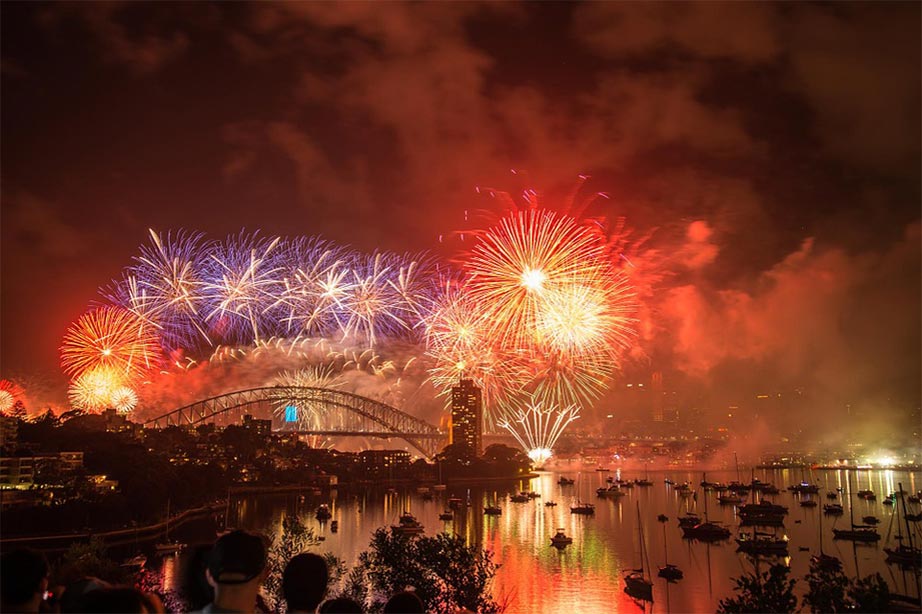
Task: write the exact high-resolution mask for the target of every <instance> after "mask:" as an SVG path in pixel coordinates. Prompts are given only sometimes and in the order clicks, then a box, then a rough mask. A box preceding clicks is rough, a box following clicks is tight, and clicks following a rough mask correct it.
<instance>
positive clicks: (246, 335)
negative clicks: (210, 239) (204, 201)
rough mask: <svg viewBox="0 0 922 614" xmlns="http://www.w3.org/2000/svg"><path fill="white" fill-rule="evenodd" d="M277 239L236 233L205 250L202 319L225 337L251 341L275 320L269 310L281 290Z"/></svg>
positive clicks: (264, 331) (264, 334)
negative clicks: (203, 310) (214, 247)
mask: <svg viewBox="0 0 922 614" xmlns="http://www.w3.org/2000/svg"><path fill="white" fill-rule="evenodd" d="M280 241H281V239H280V238H279V237H275V238H272V239H264V238H260V237H259V236H258V235H257V234H256V233H254V234H249V235H247V234H244V233H240V235H238V236H237V237H228V239H227V240H226V241H225V242H224V243H222V244H219V246H218V247H217V248H216V249H215V250H214V251H212V252H211V253H210V254H209V259H208V260H207V261H206V264H205V265H204V268H205V278H206V281H205V283H204V284H203V292H204V296H205V304H206V305H207V307H206V313H205V321H206V322H208V323H209V325H210V326H212V327H215V328H217V329H218V330H219V331H221V333H222V334H223V336H224V337H225V338H228V339H231V340H232V341H237V342H243V343H253V342H255V341H259V339H260V338H262V337H263V336H266V335H268V334H269V332H268V331H269V330H270V329H271V327H272V325H273V324H274V323H275V322H276V321H278V318H273V317H272V314H271V313H269V312H270V311H271V306H272V305H274V304H275V299H274V297H275V296H277V295H279V294H280V293H281V292H282V291H283V283H282V281H281V280H280V279H279V276H278V273H279V272H280V271H281V266H280V264H281V263H280V261H279V258H278V254H279V252H278V251H276V247H277V246H278V244H279V242H280Z"/></svg>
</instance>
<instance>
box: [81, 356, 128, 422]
mask: <svg viewBox="0 0 922 614" xmlns="http://www.w3.org/2000/svg"><path fill="white" fill-rule="evenodd" d="M124 381H125V380H124V377H123V375H122V373H121V372H120V371H119V370H118V369H115V368H112V367H108V366H98V367H94V368H92V369H89V370H87V371H84V372H83V373H82V374H81V375H80V376H78V377H77V378H75V379H74V380H73V381H72V382H71V384H70V388H69V389H68V391H67V397H68V399H69V400H70V404H71V406H72V407H73V408H74V409H82V410H86V411H100V410H103V409H106V408H107V407H111V406H112V398H113V394H114V393H115V391H116V390H119V389H120V388H121V387H122V386H124Z"/></svg>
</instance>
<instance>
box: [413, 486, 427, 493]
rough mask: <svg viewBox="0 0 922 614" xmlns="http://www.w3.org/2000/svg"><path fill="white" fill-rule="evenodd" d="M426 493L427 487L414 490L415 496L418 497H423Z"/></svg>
mask: <svg viewBox="0 0 922 614" xmlns="http://www.w3.org/2000/svg"><path fill="white" fill-rule="evenodd" d="M427 492H429V487H428V486H420V487H418V488H417V489H416V494H418V495H424V494H426V493H427Z"/></svg>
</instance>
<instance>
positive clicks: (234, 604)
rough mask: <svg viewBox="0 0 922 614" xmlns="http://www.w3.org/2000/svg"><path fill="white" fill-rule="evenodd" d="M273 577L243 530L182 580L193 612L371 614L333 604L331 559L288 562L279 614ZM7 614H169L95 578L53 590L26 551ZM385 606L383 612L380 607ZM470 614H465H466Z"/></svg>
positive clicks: (18, 555)
mask: <svg viewBox="0 0 922 614" xmlns="http://www.w3.org/2000/svg"><path fill="white" fill-rule="evenodd" d="M267 574H268V550H267V547H266V540H265V539H264V538H263V537H262V536H260V535H257V534H254V533H249V532H247V531H242V530H237V531H232V532H230V533H227V534H225V535H222V536H221V537H220V538H218V540H217V541H216V542H215V543H214V544H213V545H210V546H200V547H197V548H196V549H195V550H193V551H192V552H190V553H189V554H188V556H187V557H185V565H184V568H183V569H182V570H181V573H180V576H181V578H180V593H181V594H182V597H183V600H184V602H185V603H186V604H187V605H188V609H187V610H186V611H189V612H193V613H196V614H197V613H202V614H208V613H214V614H223V613H233V612H259V613H267V614H268V613H270V612H274V611H281V610H284V611H285V612H288V613H291V614H301V613H313V612H323V613H341V614H348V613H356V614H358V613H363V612H366V611H368V610H366V609H365V607H364V606H363V604H361V603H358V602H357V601H355V600H353V599H350V598H348V597H343V596H339V597H333V598H329V599H327V598H326V597H327V589H328V583H329V579H330V573H329V569H328V567H327V562H326V560H325V559H324V558H323V557H321V556H319V555H317V554H313V553H307V552H306V553H302V554H298V555H296V556H294V557H293V558H292V559H291V560H289V561H288V563H287V565H286V566H285V570H284V572H283V574H282V581H281V587H282V588H281V591H282V595H283V597H284V599H283V600H282V601H283V602H284V603H280V604H279V608H278V610H273V609H271V608H269V607H268V606H267V605H266V602H265V600H264V599H263V598H262V595H261V594H260V592H261V589H262V587H263V582H264V581H265V580H266V577H267ZM0 579H2V583H0V612H3V613H7V612H9V613H13V612H51V613H56V612H62V613H65V612H68V613H69V612H74V613H79V612H86V613H90V612H92V613H110V612H111V613H132V614H133V613H160V612H166V611H167V610H166V608H165V607H164V604H163V602H162V601H161V599H160V598H159V597H158V596H157V595H156V594H155V593H152V592H144V591H142V590H140V589H139V588H137V587H134V586H119V585H112V584H110V583H108V582H105V581H104V580H101V579H99V578H94V577H81V578H78V579H76V580H74V581H71V582H69V583H67V584H62V585H52V584H51V567H50V566H49V564H48V561H47V559H46V558H45V556H44V555H43V554H42V553H40V552H38V551H35V550H29V549H19V550H15V551H11V552H8V553H6V554H4V555H3V556H2V557H0ZM379 607H380V605H379ZM425 611H426V609H425V606H424V604H423V601H422V600H421V599H420V598H419V596H418V595H416V593H414V592H413V591H412V590H410V589H408V590H405V591H401V592H398V593H397V594H395V595H393V596H392V597H391V598H390V599H389V600H388V601H387V603H385V604H384V609H383V612H385V613H386V614H411V613H412V614H416V613H421V612H425ZM463 612H466V610H460V611H459V614H460V613H463Z"/></svg>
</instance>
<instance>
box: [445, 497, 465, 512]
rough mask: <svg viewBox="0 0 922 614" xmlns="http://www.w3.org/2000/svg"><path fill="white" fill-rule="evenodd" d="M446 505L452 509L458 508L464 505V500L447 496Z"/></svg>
mask: <svg viewBox="0 0 922 614" xmlns="http://www.w3.org/2000/svg"><path fill="white" fill-rule="evenodd" d="M448 507H449V509H453V510H460V509H461V508H462V507H464V500H463V499H461V497H448Z"/></svg>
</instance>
